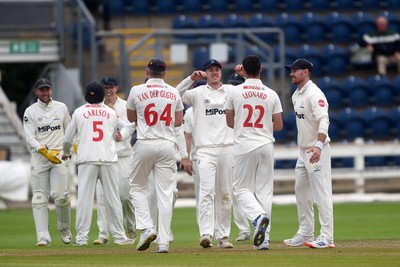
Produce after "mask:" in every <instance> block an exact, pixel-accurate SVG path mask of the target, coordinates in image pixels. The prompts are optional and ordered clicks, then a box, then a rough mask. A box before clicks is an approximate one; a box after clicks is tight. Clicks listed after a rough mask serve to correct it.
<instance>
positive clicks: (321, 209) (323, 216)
mask: <svg viewBox="0 0 400 267" xmlns="http://www.w3.org/2000/svg"><path fill="white" fill-rule="evenodd" d="M311 154H312V153H307V149H301V150H300V153H299V157H298V159H297V163H296V168H295V176H296V182H295V194H296V202H297V215H298V220H299V230H298V231H297V233H298V234H300V235H303V236H314V208H313V205H314V203H315V204H316V206H317V208H318V214H319V222H320V225H321V230H320V234H322V235H324V236H325V237H326V238H327V239H328V241H332V242H333V203H332V172H331V148H330V145H329V144H325V145H324V147H323V148H322V151H321V159H320V161H319V162H318V163H315V164H311V163H310V157H311Z"/></svg>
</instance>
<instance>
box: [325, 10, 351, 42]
mask: <svg viewBox="0 0 400 267" xmlns="http://www.w3.org/2000/svg"><path fill="white" fill-rule="evenodd" d="M327 25H330V34H331V40H332V42H349V41H352V40H353V31H354V29H353V25H352V24H351V20H350V18H349V17H348V16H346V15H341V14H340V13H338V12H332V13H330V14H328V16H327Z"/></svg>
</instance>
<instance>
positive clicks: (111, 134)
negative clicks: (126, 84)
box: [63, 82, 133, 246]
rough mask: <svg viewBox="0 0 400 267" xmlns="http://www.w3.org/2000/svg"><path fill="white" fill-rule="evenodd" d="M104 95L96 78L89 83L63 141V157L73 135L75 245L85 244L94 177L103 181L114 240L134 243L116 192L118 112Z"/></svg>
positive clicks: (88, 227) (91, 206) (69, 146)
mask: <svg viewBox="0 0 400 267" xmlns="http://www.w3.org/2000/svg"><path fill="white" fill-rule="evenodd" d="M103 99H104V88H103V86H102V85H101V84H100V83H98V82H91V83H89V84H88V85H87V87H86V94H85V100H86V101H87V102H88V103H87V104H85V105H82V106H81V107H79V108H77V109H76V110H75V112H74V114H73V115H72V120H71V122H70V124H69V125H68V127H67V130H66V133H65V137H64V142H63V150H64V153H63V159H64V160H65V159H67V158H68V157H69V156H70V150H71V147H72V140H73V139H74V138H76V141H77V145H78V152H77V159H76V163H77V165H78V202H77V207H76V231H77V234H76V240H75V243H74V245H75V246H86V245H87V244H88V239H89V231H90V226H91V222H92V210H93V201H94V193H95V188H96V182H97V179H100V181H101V184H102V185H103V190H104V200H105V211H106V218H107V222H108V228H109V231H110V232H111V234H112V235H113V237H114V244H118V245H128V244H133V240H132V239H128V238H127V237H126V235H125V231H124V228H123V223H122V206H121V201H120V199H119V193H118V179H119V178H118V175H117V174H118V170H117V165H116V162H117V160H118V157H117V149H116V144H115V139H114V138H115V135H116V132H117V125H118V118H117V113H116V112H115V111H114V110H113V109H111V108H110V107H108V106H107V105H105V104H104V103H103Z"/></svg>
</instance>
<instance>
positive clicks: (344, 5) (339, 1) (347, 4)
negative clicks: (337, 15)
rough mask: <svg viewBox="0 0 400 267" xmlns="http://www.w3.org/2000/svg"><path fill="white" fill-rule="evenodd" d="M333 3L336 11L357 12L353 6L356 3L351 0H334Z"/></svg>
mask: <svg viewBox="0 0 400 267" xmlns="http://www.w3.org/2000/svg"><path fill="white" fill-rule="evenodd" d="M333 2H334V7H335V8H336V9H337V10H348V11H353V10H357V9H358V8H357V6H356V5H355V2H356V1H353V0H335V1H333Z"/></svg>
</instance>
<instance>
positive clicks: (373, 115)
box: [364, 107, 392, 140]
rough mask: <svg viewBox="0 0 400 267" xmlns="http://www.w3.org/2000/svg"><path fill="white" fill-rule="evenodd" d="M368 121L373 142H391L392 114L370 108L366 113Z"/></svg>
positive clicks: (365, 116)
mask: <svg viewBox="0 0 400 267" xmlns="http://www.w3.org/2000/svg"><path fill="white" fill-rule="evenodd" d="M364 118H365V120H366V121H367V128H368V131H369V135H368V136H369V138H371V139H372V140H389V139H391V137H392V134H391V127H392V120H391V118H390V114H388V113H387V112H385V111H384V110H382V109H378V108H376V107H372V108H369V109H367V110H365V112H364Z"/></svg>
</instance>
